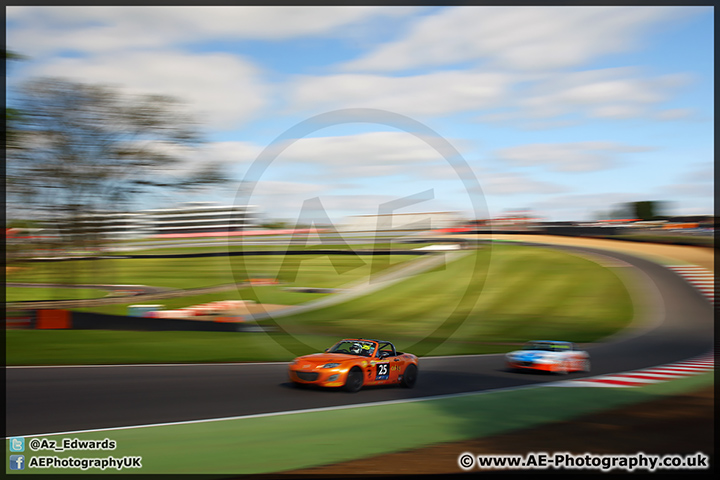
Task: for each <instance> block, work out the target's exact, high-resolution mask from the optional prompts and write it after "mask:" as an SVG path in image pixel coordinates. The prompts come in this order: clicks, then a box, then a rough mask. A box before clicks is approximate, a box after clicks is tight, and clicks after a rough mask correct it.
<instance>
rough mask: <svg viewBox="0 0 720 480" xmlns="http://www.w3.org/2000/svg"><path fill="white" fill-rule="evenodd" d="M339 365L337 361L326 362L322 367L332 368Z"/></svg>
mask: <svg viewBox="0 0 720 480" xmlns="http://www.w3.org/2000/svg"><path fill="white" fill-rule="evenodd" d="M339 365H340V364H339V363H326V364H325V365H323V366H322V368H334V367H337V366H339Z"/></svg>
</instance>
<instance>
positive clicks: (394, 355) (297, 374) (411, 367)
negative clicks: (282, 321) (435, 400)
mask: <svg viewBox="0 0 720 480" xmlns="http://www.w3.org/2000/svg"><path fill="white" fill-rule="evenodd" d="M289 376H290V380H291V381H292V382H294V383H295V384H297V385H318V386H321V387H342V388H344V389H345V390H346V391H348V392H357V391H358V390H360V389H361V388H362V387H363V386H369V385H390V384H400V385H401V386H403V387H406V388H412V387H413V386H415V382H416V381H417V377H418V358H417V357H416V356H415V355H412V354H410V353H403V352H398V351H396V350H395V346H394V345H393V344H392V343H390V342H387V341H383V340H371V339H365V338H350V339H345V340H341V341H339V342H338V343H336V344H335V345H333V346H332V347H330V348H328V349H327V350H325V353H314V354H312V355H305V356H302V357H298V358H296V359H295V360H293V361H292V363H290V368H289Z"/></svg>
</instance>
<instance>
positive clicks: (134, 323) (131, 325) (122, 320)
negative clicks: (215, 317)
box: [71, 312, 252, 332]
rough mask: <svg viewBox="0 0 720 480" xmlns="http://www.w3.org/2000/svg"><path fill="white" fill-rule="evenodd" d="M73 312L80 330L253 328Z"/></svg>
mask: <svg viewBox="0 0 720 480" xmlns="http://www.w3.org/2000/svg"><path fill="white" fill-rule="evenodd" d="M71 314H72V328H73V329H79V330H136V331H171V330H173V331H200V332H242V331H250V330H251V329H252V326H249V325H245V324H243V323H231V322H226V321H221V322H213V321H207V320H180V319H174V318H144V317H125V316H120V315H107V314H102V313H92V312H71Z"/></svg>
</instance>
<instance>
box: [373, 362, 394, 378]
mask: <svg viewBox="0 0 720 480" xmlns="http://www.w3.org/2000/svg"><path fill="white" fill-rule="evenodd" d="M388 378H390V364H389V363H378V364H377V370H376V371H375V380H387V379H388Z"/></svg>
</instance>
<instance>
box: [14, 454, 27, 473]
mask: <svg viewBox="0 0 720 480" xmlns="http://www.w3.org/2000/svg"><path fill="white" fill-rule="evenodd" d="M10 470H25V455H10Z"/></svg>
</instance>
